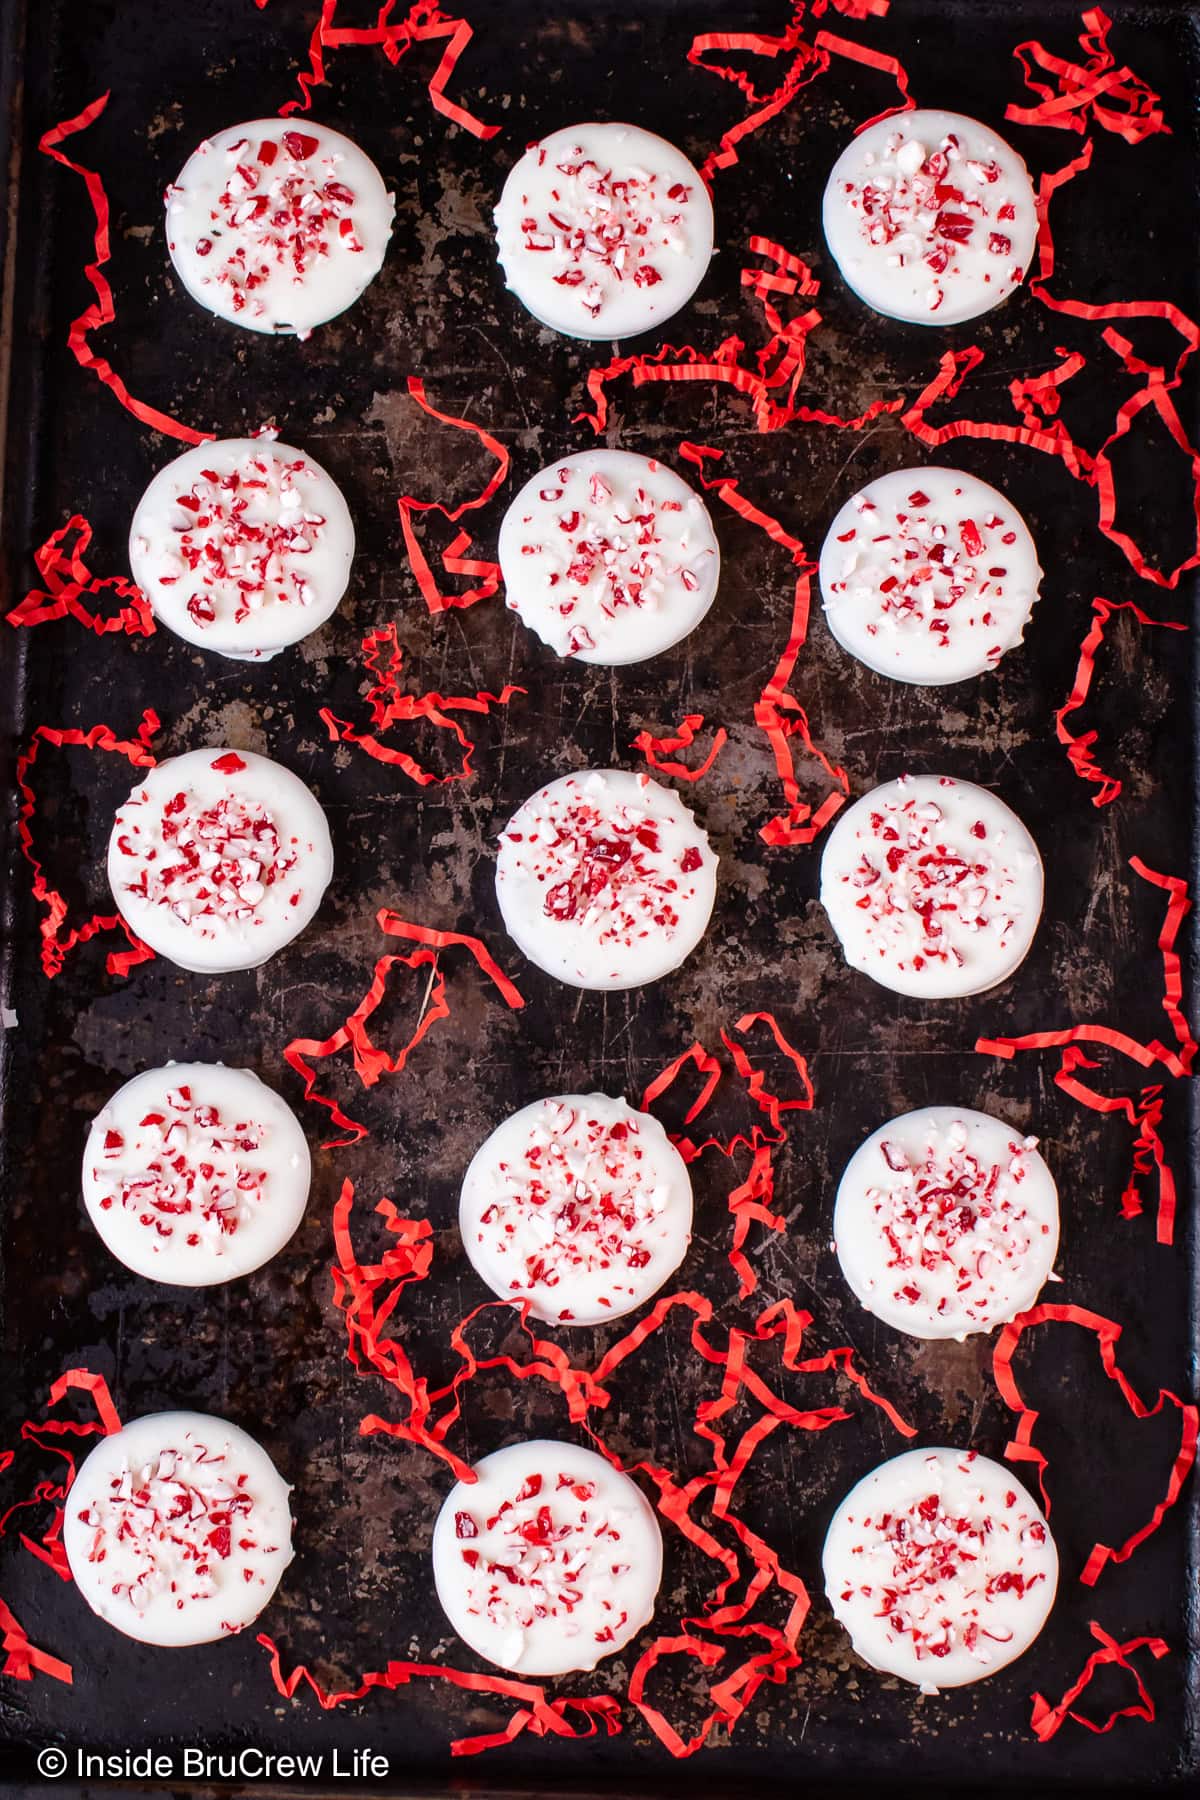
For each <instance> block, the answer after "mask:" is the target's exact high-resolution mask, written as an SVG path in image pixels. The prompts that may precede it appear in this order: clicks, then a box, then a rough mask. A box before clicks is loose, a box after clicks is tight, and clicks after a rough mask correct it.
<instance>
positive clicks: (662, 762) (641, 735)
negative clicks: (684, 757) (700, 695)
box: [632, 713, 729, 781]
mask: <svg viewBox="0 0 1200 1800" xmlns="http://www.w3.org/2000/svg"><path fill="white" fill-rule="evenodd" d="M703 723H704V714H703V713H689V714H688V715H687V717H686V718H685V719H684V720H683V722H682V724H680V725H679V726H677V727H676V729H675V731H674V732H668V733H667V734H666V735H665V736H663V737H655V736H654V734H653V732H651V731H639V732H638V734H637V736H636V737H635V738H634V740H633V746H632V747H633V749H635V750H640V751H641V752H642V755H643V756H644V757H645V758H646V761H647V762H648V763H649V764H650V767H651V768H652V769H658V770H659V772H660V773H661V774H663V775H674V776H675V777H676V779H677V780H679V781H699V780H700V779H701V777H702V776H704V775H707V774H708V771H709V770H710V769H711V768H712V766H713V764H714V763H715V762H716V760H717V758H718V756H720V754H721V751H722V750H723V749H724V748H725V744H726V742H727V741H728V738H729V733H728V732H727V731H726V729H725V727H724V726H723V725H718V727H717V729H716V731H714V733H713V741H712V746H711V748H710V749H709V752H708V755H707V756H706V757H705V758H704V761H703V762H702V763H701V764H700V765H699V766H698V767H697V768H695V769H689V768H688V766H687V764H686V763H681V762H672V761H670V760H669V759H665V758H664V752H666V751H670V750H687V749H688V748H690V746H691V745H692V744H693V743H694V742H695V740H696V733H697V731H699V729H700V727H701V726H702V725H703Z"/></svg>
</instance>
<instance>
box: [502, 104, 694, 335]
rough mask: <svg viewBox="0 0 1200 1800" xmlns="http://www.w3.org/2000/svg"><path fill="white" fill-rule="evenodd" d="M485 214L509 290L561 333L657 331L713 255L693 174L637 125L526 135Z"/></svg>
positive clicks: (679, 156) (672, 151) (687, 296)
mask: <svg viewBox="0 0 1200 1800" xmlns="http://www.w3.org/2000/svg"><path fill="white" fill-rule="evenodd" d="M495 217H496V253H497V255H498V257H499V259H500V266H501V268H502V269H503V270H504V279H505V282H506V283H507V285H508V287H509V289H510V290H511V291H512V292H513V293H514V294H515V295H516V297H517V299H518V300H519V301H520V302H521V304H522V306H524V307H525V308H526V309H527V310H528V311H529V312H531V313H532V314H533V316H534V318H535V319H537V320H538V322H539V323H540V324H542V325H547V326H549V328H550V330H551V331H558V332H562V333H563V335H564V336H566V337H574V338H609V339H611V338H626V337H636V336H637V335H638V334H639V333H640V332H643V331H654V330H657V329H658V328H659V327H660V326H661V325H663V324H664V323H665V322H666V321H667V320H668V319H669V318H671V317H672V315H673V314H674V313H677V312H678V311H679V309H680V307H682V306H686V304H687V302H688V301H689V300H690V299H691V297H692V295H693V293H694V292H695V291H696V288H697V287H698V286H699V285H700V282H701V280H702V279H703V277H704V272H705V270H706V269H707V268H708V265H709V261H710V259H711V257H712V249H713V213H712V202H711V200H710V199H709V197H708V190H707V188H706V187H705V185H704V183H703V181H701V179H700V176H699V174H698V172H697V171H696V170H695V169H694V168H693V166H692V164H691V163H690V162H689V161H688V159H687V157H686V156H684V155H683V153H682V152H681V151H679V150H677V149H676V148H675V146H674V145H673V144H668V143H667V142H666V140H665V139H663V138H660V137H656V136H655V135H654V133H653V132H650V131H642V130H641V129H640V127H638V126H636V125H615V124H603V125H600V124H591V125H568V126H565V127H564V128H563V129H562V130H561V131H554V132H551V133H550V135H549V137H545V138H542V139H541V140H540V142H538V143H535V144H530V146H529V148H528V149H527V150H526V152H525V154H524V155H523V156H522V157H521V158H520V160H519V161H518V162H517V163H516V164H514V166H513V168H512V169H511V170H510V171H509V175H508V179H507V181H506V182H505V183H504V191H503V193H502V194H501V196H500V200H499V203H498V205H497V207H496V214H495Z"/></svg>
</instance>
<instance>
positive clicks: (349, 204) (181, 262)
mask: <svg viewBox="0 0 1200 1800" xmlns="http://www.w3.org/2000/svg"><path fill="white" fill-rule="evenodd" d="M166 206H167V249H168V250H169V251H170V254H171V261H172V262H173V263H174V265H175V269H176V273H177V274H178V276H179V279H180V280H181V281H182V283H183V285H184V287H185V288H186V289H187V291H188V293H189V294H190V295H191V296H192V298H193V299H194V300H198V301H199V302H200V305H201V306H206V307H207V308H208V309H209V311H210V312H214V313H216V314H217V315H218V316H219V317H220V318H222V319H228V320H230V321H231V322H232V323H233V324H235V325H244V326H245V327H246V329H247V330H248V331H270V332H276V333H280V334H283V333H294V334H295V335H296V336H297V337H302V338H303V337H307V336H308V335H309V333H310V332H311V331H312V330H313V329H314V327H315V326H317V325H323V324H324V323H325V321H326V320H327V319H332V318H335V317H336V316H337V314H338V313H341V312H345V310H346V308H347V307H348V306H352V305H353V304H354V302H355V301H356V300H357V299H358V297H359V295H360V294H361V293H362V291H363V289H364V288H365V287H367V286H368V285H369V284H370V283H371V282H372V281H373V280H374V279H375V277H376V275H377V274H378V273H379V270H380V268H381V267H382V265H383V259H384V256H385V254H386V252H387V246H388V238H389V237H390V236H391V232H392V215H393V213H394V212H395V209H396V202H395V200H394V199H393V198H392V196H391V194H389V193H388V191H387V189H386V187H385V186H384V185H383V179H382V177H381V176H380V173H379V170H378V169H377V168H376V167H375V164H374V163H373V162H372V161H371V159H370V157H369V156H366V155H364V153H363V152H362V151H361V150H360V149H359V147H358V145H357V144H353V143H351V141H350V139H349V138H347V137H343V136H342V134H341V132H340V131H330V129H329V128H328V126H326V125H314V124H313V123H312V122H311V121H310V120H307V119H306V120H305V121H304V122H303V123H302V124H292V123H291V122H290V121H288V120H287V119H251V120H250V121H249V122H248V123H247V124H245V125H229V126H227V127H226V128H225V130H224V131H218V132H216V133H215V135H214V136H213V137H211V138H206V139H205V141H204V143H202V144H201V145H200V146H199V147H198V148H197V149H196V150H195V151H194V152H193V153H192V155H191V156H190V157H189V158H188V160H187V162H186V163H185V164H184V165H183V168H182V170H181V172H180V174H179V177H178V179H177V180H176V181H174V182H172V184H171V186H170V187H169V188H168V189H167V193H166Z"/></svg>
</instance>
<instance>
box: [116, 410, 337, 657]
mask: <svg viewBox="0 0 1200 1800" xmlns="http://www.w3.org/2000/svg"><path fill="white" fill-rule="evenodd" d="M353 557H354V526H353V523H352V522H351V519H350V514H349V512H348V511H347V508H346V502H345V500H344V499H343V498H342V494H341V489H340V488H339V487H338V486H337V483H336V482H335V481H334V479H333V477H332V476H331V475H327V474H326V472H325V470H324V469H322V468H321V467H320V465H319V464H318V463H316V462H314V461H313V459H312V457H311V456H306V455H305V454H304V452H303V451H302V450H294V449H293V448H292V447H291V445H290V444H279V443H273V442H271V441H269V440H268V439H267V438H226V439H224V440H222V441H221V442H219V443H215V444H199V445H197V446H196V448H195V449H193V450H185V451H184V453H183V455H182V456H177V457H176V458H175V461H174V462H171V463H168V464H167V466H166V468H165V469H160V470H159V472H158V474H157V475H156V476H155V477H154V480H153V481H152V482H151V483H150V485H149V487H148V488H147V489H146V492H145V493H144V494H143V495H142V498H141V500H140V501H139V502H138V508H137V511H136V512H135V513H134V515H133V524H132V526H131V527H130V532H129V566H130V568H131V569H132V571H133V578H134V580H135V581H136V582H137V584H138V586H139V587H140V588H141V590H142V592H143V594H144V595H145V596H146V599H147V600H148V601H149V603H150V606H151V609H152V610H153V612H154V616H155V617H156V618H157V619H158V621H159V623H160V624H162V625H165V626H166V627H167V629H168V630H169V631H173V632H174V633H175V634H176V636H177V637H181V638H185V639H186V640H187V642H188V643H189V644H196V645H198V646H199V648H200V649H201V650H214V651H216V652H217V653H218V655H221V656H230V657H234V658H236V659H244V658H250V659H253V660H256V661H257V660H260V659H263V658H266V657H270V656H275V655H276V654H277V653H278V652H279V651H280V650H282V649H285V648H286V647H287V646H288V645H289V644H294V643H297V642H298V641H299V640H300V639H301V638H303V637H307V636H308V634H309V632H310V631H315V630H316V629H317V627H318V625H323V624H324V623H325V621H326V619H328V618H329V617H330V615H331V614H332V613H333V612H335V611H336V609H337V606H338V602H339V601H340V600H341V598H342V595H343V594H344V593H345V591H346V583H347V582H348V580H349V579H350V564H351V561H352V560H353Z"/></svg>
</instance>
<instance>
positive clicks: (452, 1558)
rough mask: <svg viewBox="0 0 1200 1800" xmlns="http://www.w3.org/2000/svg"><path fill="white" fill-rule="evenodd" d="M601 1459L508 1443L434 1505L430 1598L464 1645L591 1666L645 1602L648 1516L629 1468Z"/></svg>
mask: <svg viewBox="0 0 1200 1800" xmlns="http://www.w3.org/2000/svg"><path fill="white" fill-rule="evenodd" d="M602 1461H603V1459H601V1458H597V1457H596V1456H595V1455H594V1453H593V1452H588V1451H582V1452H581V1451H578V1450H576V1449H574V1448H573V1447H572V1446H571V1445H569V1444H555V1443H548V1442H540V1443H528V1444H514V1445H512V1446H510V1448H509V1449H507V1450H501V1451H498V1452H496V1453H495V1454H494V1455H493V1456H489V1457H485V1458H484V1459H483V1461H482V1462H481V1463H479V1464H478V1465H477V1468H476V1473H477V1474H478V1476H479V1477H480V1479H479V1481H478V1482H477V1484H476V1485H474V1486H469V1485H466V1484H464V1483H461V1482H460V1483H459V1484H458V1486H457V1487H456V1488H455V1489H454V1490H453V1491H452V1492H451V1494H450V1495H449V1496H448V1497H447V1499H446V1501H445V1503H444V1505H443V1508H442V1512H441V1515H440V1516H439V1519H438V1523H437V1527H436V1529H435V1533H434V1572H435V1576H436V1579H437V1587H438V1594H439V1597H440V1599H441V1601H442V1604H443V1606H444V1607H445V1608H446V1611H447V1613H448V1615H449V1617H450V1620H451V1623H452V1624H453V1625H454V1626H455V1628H456V1629H457V1630H458V1631H459V1632H460V1634H461V1635H462V1636H464V1637H465V1638H466V1639H467V1641H468V1643H470V1644H472V1645H473V1647H475V1648H476V1649H478V1650H480V1651H481V1653H482V1654H483V1655H485V1656H487V1657H488V1658H489V1660H491V1661H493V1662H497V1663H499V1664H500V1665H501V1666H502V1667H504V1668H509V1669H520V1670H523V1671H526V1672H528V1673H550V1672H556V1671H558V1670H562V1669H569V1668H592V1667H594V1666H595V1664H596V1663H597V1662H599V1661H600V1660H601V1658H602V1657H605V1656H610V1655H612V1654H613V1653H614V1652H615V1651H617V1650H619V1649H620V1648H621V1647H622V1646H623V1645H624V1644H625V1643H626V1642H627V1641H628V1640H629V1638H630V1637H632V1636H633V1634H634V1633H635V1632H636V1631H639V1630H640V1629H641V1627H642V1625H643V1624H644V1623H645V1622H646V1619H647V1618H648V1617H649V1616H650V1613H651V1611H652V1610H653V1600H654V1593H655V1590H656V1588H657V1585H658V1573H659V1568H660V1567H661V1539H660V1537H659V1533H658V1527H657V1523H656V1521H655V1519H654V1515H653V1513H652V1511H651V1510H650V1508H649V1506H648V1505H647V1503H646V1501H645V1499H644V1497H643V1496H642V1495H641V1494H640V1493H639V1491H638V1489H637V1487H636V1486H635V1485H634V1483H633V1482H631V1481H630V1480H629V1478H628V1476H626V1475H622V1474H621V1473H620V1472H619V1471H618V1470H616V1469H612V1468H610V1467H608V1466H604V1467H599V1468H598V1467H597V1463H602Z"/></svg>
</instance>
